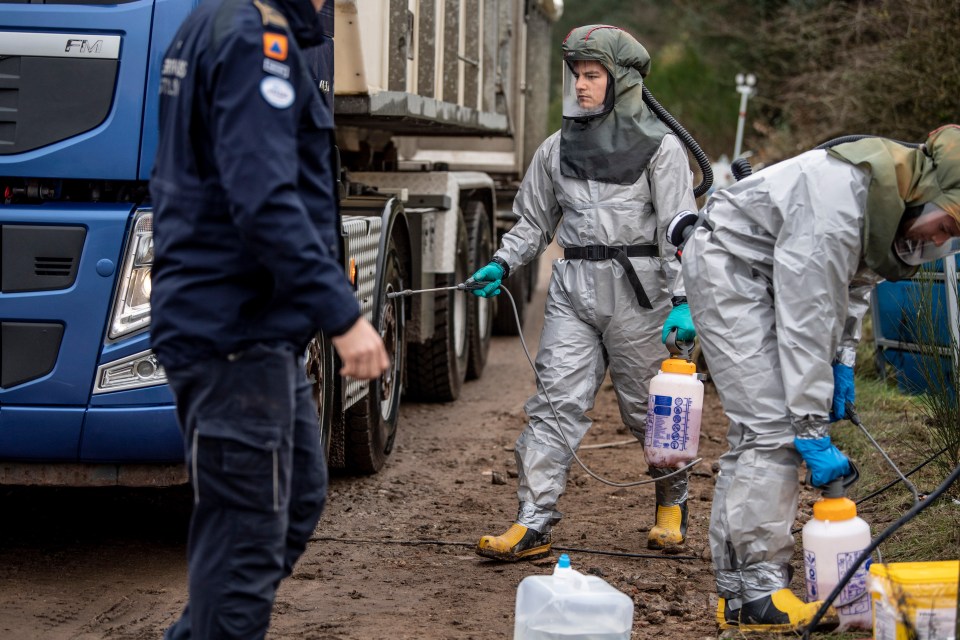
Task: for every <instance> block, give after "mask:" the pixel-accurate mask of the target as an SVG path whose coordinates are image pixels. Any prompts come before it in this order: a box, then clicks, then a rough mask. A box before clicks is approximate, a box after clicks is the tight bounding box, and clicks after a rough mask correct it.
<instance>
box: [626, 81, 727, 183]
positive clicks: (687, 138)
mask: <svg viewBox="0 0 960 640" xmlns="http://www.w3.org/2000/svg"><path fill="white" fill-rule="evenodd" d="M643 101H644V102H646V103H647V106H649V107H650V110H651V111H653V113H654V114H656V116H657V117H658V118H660V120H661V121H662V122H663V123H664V124H665V125H667V126H668V127H670V129H671V130H672V131H673V132H674V133H675V134H677V137H678V138H680V140H682V141H683V144H685V145H686V146H687V149H690V153H692V154H693V157H694V158H695V159H696V161H697V166H699V167H700V173H701V174H703V180H701V181H700V184H698V185H697V186H696V187H694V189H693V195H694V197H696V198H699V197H700V196H702V195H703V194H705V193H706V192H707V191H709V190H710V187H711V186H712V185H713V168H712V167H711V166H710V159H709V158H707V154H705V153H704V152H703V149H701V148H700V145H699V144H697V141H696V140H694V139H693V136H691V135H690V134H689V133H687V130H686V129H684V128H683V125H681V124H680V123H679V122H677V119H676V118H674V117H673V116H672V115H670V113H669V112H668V111H667V110H666V109H664V108H663V105H661V104H660V103H659V102H657V99H656V98H654V97H653V94H652V93H650V90H649V89H647V85H646V84H644V85H643Z"/></svg>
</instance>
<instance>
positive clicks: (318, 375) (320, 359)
mask: <svg viewBox="0 0 960 640" xmlns="http://www.w3.org/2000/svg"><path fill="white" fill-rule="evenodd" d="M306 371H307V380H308V381H309V382H310V386H311V387H312V389H313V400H314V402H315V403H316V405H317V425H318V427H319V429H320V449H321V451H323V459H324V460H325V461H329V459H330V435H331V431H332V429H331V425H332V420H333V388H334V386H335V385H334V375H335V373H334V369H333V346H332V345H331V344H330V341H329V340H327V338H326V337H325V336H324V335H323V334H317V336H316V337H315V338H314V339H313V340H311V341H310V344H309V345H308V346H307V358H306Z"/></svg>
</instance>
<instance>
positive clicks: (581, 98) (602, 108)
mask: <svg viewBox="0 0 960 640" xmlns="http://www.w3.org/2000/svg"><path fill="white" fill-rule="evenodd" d="M613 96H614V91H613V77H612V76H611V75H610V72H608V71H607V69H606V67H604V66H603V65H602V64H601V63H600V62H598V61H597V60H573V59H569V58H568V59H566V60H564V61H563V117H564V118H570V119H575V120H585V119H589V118H596V117H598V116H602V115H604V114H606V113H609V112H610V111H611V110H612V109H613Z"/></svg>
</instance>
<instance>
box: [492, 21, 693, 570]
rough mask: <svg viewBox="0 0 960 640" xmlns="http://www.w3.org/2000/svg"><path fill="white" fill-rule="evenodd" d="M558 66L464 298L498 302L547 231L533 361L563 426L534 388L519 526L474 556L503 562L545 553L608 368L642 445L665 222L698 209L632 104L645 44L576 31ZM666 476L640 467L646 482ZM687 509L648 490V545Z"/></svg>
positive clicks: (678, 539) (669, 540) (677, 532)
mask: <svg viewBox="0 0 960 640" xmlns="http://www.w3.org/2000/svg"><path fill="white" fill-rule="evenodd" d="M563 58H564V62H565V64H564V65H563V67H564V73H565V76H566V77H565V78H564V96H563V104H564V119H563V125H562V128H561V130H560V131H559V132H557V133H555V134H553V135H552V136H550V137H549V138H547V140H546V141H544V143H543V144H542V145H541V146H540V148H539V149H538V150H537V152H536V155H535V156H534V158H533V161H532V162H531V164H530V167H529V168H528V169H527V173H526V175H525V177H524V179H523V183H522V185H521V187H520V191H519V193H518V194H517V196H516V199H515V200H514V205H513V210H514V212H515V213H516V214H517V215H518V216H519V217H520V220H519V221H518V222H517V224H516V225H515V226H514V228H513V229H512V230H511V231H510V232H509V233H507V234H506V235H505V236H504V237H503V241H502V244H501V247H500V249H499V250H498V251H497V252H496V254H495V255H494V257H493V260H492V261H491V262H490V263H489V264H488V265H486V266H485V267H483V268H481V269H480V270H479V271H477V273H475V274H474V276H473V277H474V279H476V280H478V281H482V282H486V283H488V284H487V285H486V286H485V287H484V288H483V289H482V290H479V291H475V292H474V293H476V294H477V295H481V296H490V295H496V294H498V293H500V289H499V286H500V282H501V280H502V279H503V278H506V277H508V276H509V274H510V273H511V271H513V270H516V269H517V268H518V267H520V266H521V265H523V264H526V263H528V262H530V261H531V260H533V259H534V258H535V257H536V256H538V255H540V254H541V253H542V252H543V251H544V249H546V247H547V245H548V244H550V242H551V241H552V239H553V237H554V234H556V235H557V240H558V243H559V244H560V246H561V247H563V249H564V258H563V259H562V260H557V261H556V262H555V263H554V265H553V274H552V276H551V279H550V285H549V290H548V294H547V303H546V316H545V319H544V326H543V333H542V335H541V338H540V349H539V352H538V354H537V360H536V369H537V373H538V375H539V377H540V380H541V381H542V383H543V386H544V387H545V389H546V393H547V394H549V397H550V399H551V400H552V401H553V404H554V406H555V407H556V409H557V413H558V414H559V418H560V424H557V419H556V418H555V417H554V415H553V412H552V411H551V409H550V405H549V404H548V401H547V398H546V396H545V395H544V392H543V391H542V390H541V391H539V392H538V393H537V394H536V395H534V396H533V397H532V398H530V400H529V401H528V402H527V403H526V405H525V410H526V413H527V416H528V417H529V424H528V425H527V427H526V429H525V430H524V431H523V433H522V434H521V435H520V438H519V439H518V440H517V444H516V459H517V467H518V470H519V488H518V491H517V494H518V497H519V501H520V507H519V512H518V515H517V519H516V523H515V524H514V525H513V526H511V527H510V528H509V529H508V530H507V531H506V533H504V534H502V535H499V536H492V535H491V536H484V537H483V538H481V539H480V542H479V544H478V546H477V553H478V554H480V555H481V556H485V557H490V558H496V559H499V560H507V561H516V560H521V559H528V560H529V559H535V558H540V557H543V556H546V555H547V554H548V553H549V552H550V530H551V528H552V527H553V526H554V525H555V524H557V522H559V520H560V517H561V513H560V512H559V511H557V500H558V499H559V498H560V495H561V494H562V493H563V491H564V487H565V484H566V479H567V472H568V469H569V466H570V464H571V462H572V460H573V455H572V453H571V451H570V449H569V448H568V444H569V447H573V448H574V449H576V448H577V447H578V446H579V444H580V441H581V440H582V438H583V436H584V434H585V433H586V432H587V430H588V429H589V428H590V424H591V420H590V419H589V418H588V417H587V415H586V413H587V412H588V411H589V410H590V409H591V408H592V407H593V404H594V399H595V397H596V394H597V391H598V390H599V388H600V384H601V382H602V381H603V379H604V376H605V374H606V371H607V369H608V367H609V371H610V376H611V379H612V381H613V386H614V389H615V390H616V394H617V400H618V402H619V405H620V415H621V418H622V419H623V421H624V423H625V424H626V425H627V427H629V428H630V430H631V432H632V433H633V434H634V435H635V436H636V437H637V438H639V439H640V440H641V441H643V438H644V426H645V421H646V414H647V388H648V385H649V382H650V380H651V378H652V377H653V376H654V375H656V373H657V370H658V366H659V364H660V362H661V361H662V360H663V359H665V358H666V357H668V355H669V354H668V353H667V352H666V350H665V349H664V348H663V345H662V344H660V339H659V334H660V328H661V327H662V325H663V322H664V319H665V318H666V316H667V314H668V312H669V311H670V309H671V294H674V295H675V296H680V295H682V293H683V292H682V289H679V290H672V287H673V286H674V284H675V283H678V282H680V278H679V264H678V263H677V261H676V259H675V258H674V257H673V252H672V250H670V249H669V247H670V245H669V244H668V243H667V241H666V237H665V230H666V227H667V225H668V224H669V222H670V220H671V219H672V217H673V216H674V215H675V214H676V213H678V212H679V211H681V210H685V209H686V210H691V209H695V208H696V207H695V201H694V197H693V189H692V172H691V171H690V168H689V165H688V162H687V154H686V151H685V149H684V147H683V145H682V143H681V142H680V141H679V139H678V138H677V137H676V136H675V135H674V134H673V133H671V132H670V131H669V129H668V128H667V127H666V126H665V125H664V124H663V123H662V122H661V121H660V120H659V119H658V118H657V117H656V115H654V114H653V113H652V112H651V111H650V109H649V108H648V107H647V106H646V105H645V104H644V103H643V101H642V99H641V91H642V82H643V80H642V78H643V77H644V76H645V75H646V74H647V72H648V70H649V68H650V56H649V55H648V54H647V51H646V50H645V49H644V47H643V46H641V45H640V43H638V42H637V41H636V40H635V39H634V38H633V37H632V36H630V35H629V34H628V33H626V32H625V31H623V30H621V29H619V28H617V27H610V26H600V25H594V26H585V27H579V28H576V29H574V30H573V31H571V32H570V33H569V34H568V35H567V37H566V39H565V40H564V41H563ZM675 301H676V302H678V303H679V302H681V301H682V300H681V299H679V298H678V299H676V300H675ZM560 429H562V430H563V433H562V434H561V432H560ZM564 435H565V437H566V438H565V439H566V443H568V444H565V442H564ZM672 471H675V469H656V468H651V469H650V472H651V475H653V477H654V478H658V477H661V476H664V475H666V474H668V473H670V472H672ZM686 503H687V474H686V472H685V471H684V472H682V473H680V474H677V475H676V476H672V477H670V478H667V479H664V480H662V481H658V482H657V483H656V525H655V526H654V527H653V528H651V529H650V532H649V536H648V546H649V547H651V548H655V549H662V548H666V547H671V546H677V545H680V544H682V543H683V541H684V536H685V531H686V524H687V506H686Z"/></svg>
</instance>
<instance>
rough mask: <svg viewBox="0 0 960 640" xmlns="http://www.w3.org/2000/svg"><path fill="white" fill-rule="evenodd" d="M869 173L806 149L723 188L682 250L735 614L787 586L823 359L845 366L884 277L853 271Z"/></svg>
mask: <svg viewBox="0 0 960 640" xmlns="http://www.w3.org/2000/svg"><path fill="white" fill-rule="evenodd" d="M869 182H870V176H869V174H868V173H867V172H866V171H864V170H862V169H860V168H858V167H856V166H854V165H851V164H849V163H847V162H843V161H840V160H837V159H835V158H833V157H830V156H828V155H827V153H826V152H825V151H811V152H808V153H805V154H803V155H800V156H798V157H796V158H793V159H791V160H787V161H784V162H781V163H779V164H776V165H773V166H772V167H769V168H767V169H765V170H763V171H761V172H759V173H756V174H754V175H752V176H749V177H747V178H745V179H743V180H741V181H740V182H737V183H736V184H735V185H733V186H732V187H730V188H728V189H726V190H724V191H719V192H717V193H716V194H714V195H713V197H711V199H710V201H709V202H708V203H707V205H706V207H705V215H706V218H707V220H708V221H709V224H710V226H711V227H712V230H711V229H708V228H706V227H699V228H697V229H696V231H695V232H694V234H693V236H692V237H691V238H690V240H689V241H688V242H687V245H686V248H685V250H684V254H683V278H684V282H685V285H686V288H687V298H688V300H689V303H690V310H691V313H692V316H693V320H694V325H695V326H696V329H697V335H698V336H699V337H700V343H701V345H702V349H703V354H704V357H705V358H706V361H707V366H708V368H709V370H710V376H711V379H712V380H713V382H714V384H715V385H716V388H717V391H718V393H719V395H720V400H721V402H722V403H723V408H724V411H725V413H726V415H727V417H728V418H729V421H730V424H729V431H728V434H727V440H728V442H729V445H730V450H729V451H728V452H727V453H725V454H724V455H723V456H722V457H721V458H720V474H719V477H718V479H717V484H716V488H715V491H714V498H713V510H712V514H711V522H710V548H711V552H712V554H713V562H714V568H715V570H716V580H717V591H718V594H719V595H720V596H721V597H724V598H727V599H728V601H729V602H730V606H731V607H734V608H738V607H739V603H740V602H741V601H750V600H755V599H757V598H760V597H762V596H764V595H767V594H770V593H772V592H773V591H776V590H778V589H781V588H783V587H786V586H787V585H788V584H789V582H790V558H791V556H792V554H793V550H794V540H793V536H792V535H791V533H790V530H791V528H792V526H793V523H794V520H795V517H796V509H797V499H798V495H799V478H798V467H799V464H800V462H801V457H800V455H799V454H798V453H797V451H796V449H795V448H794V446H793V439H794V436H795V435H801V436H807V437H820V436H825V435H827V434H828V415H829V411H830V406H831V402H832V397H833V373H832V369H831V364H832V363H833V362H834V361H839V362H842V363H844V364H847V365H853V360H854V353H855V352H854V348H855V346H856V344H857V342H858V341H859V338H860V321H861V319H862V317H863V314H864V313H865V312H866V309H867V306H868V296H869V293H870V290H871V288H872V286H873V285H874V284H875V283H876V282H877V281H878V280H879V277H878V276H876V275H875V274H873V272H871V271H869V270H868V269H866V267H864V266H863V265H862V263H861V255H862V246H861V245H862V229H863V223H864V210H865V206H866V199H867V187H868V185H869Z"/></svg>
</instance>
